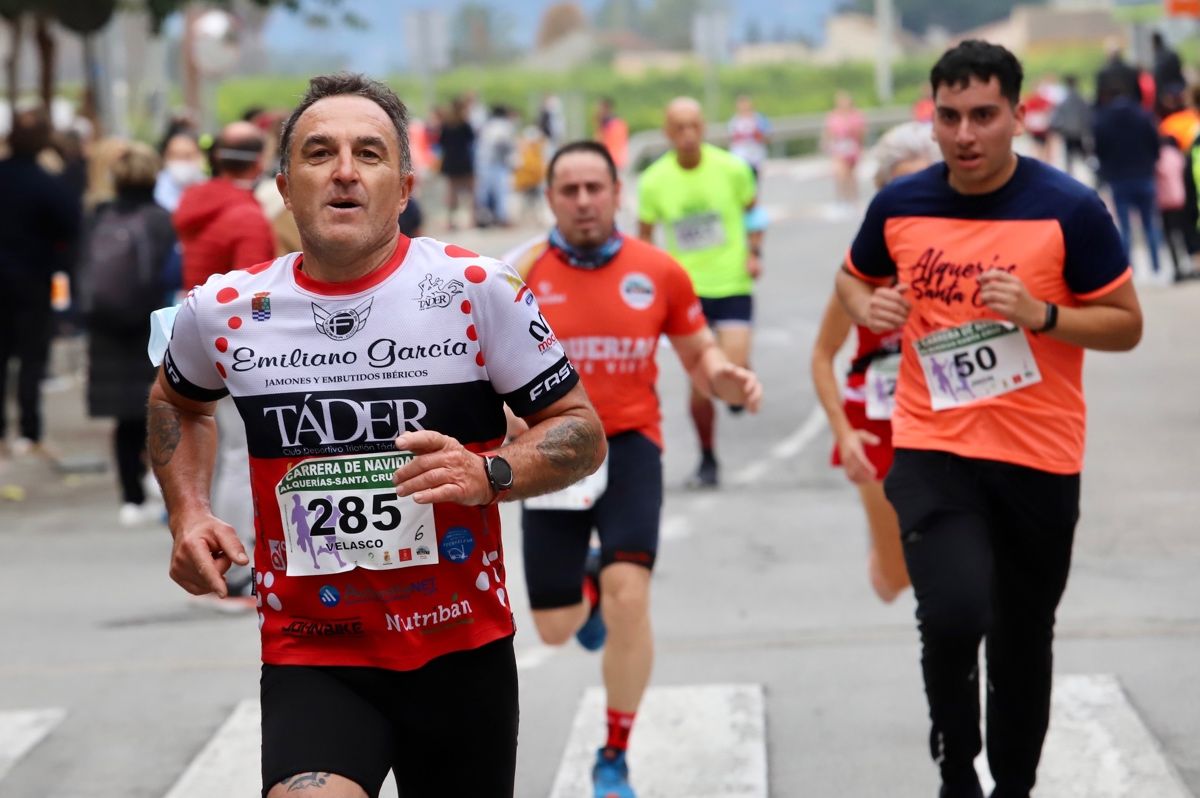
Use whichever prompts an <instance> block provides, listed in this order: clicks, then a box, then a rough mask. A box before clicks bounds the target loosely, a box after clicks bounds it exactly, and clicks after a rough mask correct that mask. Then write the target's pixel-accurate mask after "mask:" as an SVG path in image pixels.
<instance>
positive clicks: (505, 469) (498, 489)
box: [483, 454, 513, 504]
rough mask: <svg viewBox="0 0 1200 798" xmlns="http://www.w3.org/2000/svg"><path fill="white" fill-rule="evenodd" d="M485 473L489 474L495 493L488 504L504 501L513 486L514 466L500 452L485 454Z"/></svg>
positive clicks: (488, 477) (489, 481) (489, 480)
mask: <svg viewBox="0 0 1200 798" xmlns="http://www.w3.org/2000/svg"><path fill="white" fill-rule="evenodd" d="M483 473H484V474H486V475H487V481H488V484H489V485H491V486H492V491H493V493H494V494H495V495H494V496H492V500H491V501H490V502H488V504H496V503H497V502H501V501H504V498H505V497H506V496H508V493H509V491H511V490H512V486H513V470H512V466H510V465H509V464H508V461H507V460H505V459H504V458H503V457H501V456H500V455H498V454H491V455H486V454H485V455H484V456H483Z"/></svg>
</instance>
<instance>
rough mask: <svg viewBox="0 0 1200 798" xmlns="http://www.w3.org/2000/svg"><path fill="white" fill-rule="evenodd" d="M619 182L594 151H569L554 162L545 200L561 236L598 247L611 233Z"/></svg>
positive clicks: (583, 245)
mask: <svg viewBox="0 0 1200 798" xmlns="http://www.w3.org/2000/svg"><path fill="white" fill-rule="evenodd" d="M620 191H621V184H620V183H619V182H614V181H613V178H612V174H610V173H609V171H608V164H607V163H605V161H604V159H603V158H602V157H600V156H599V155H597V154H596V153H594V152H572V153H568V154H566V155H564V156H562V157H561V158H559V159H558V161H557V162H556V163H555V164H554V174H553V175H551V181H550V184H549V185H548V186H546V201H547V202H548V203H549V204H550V210H551V211H552V212H553V213H554V221H555V223H556V224H557V225H558V230H559V232H560V233H562V235H563V238H565V239H566V240H567V243H568V244H570V245H571V246H575V247H580V248H581V249H590V248H592V247H597V246H599V245H600V244H603V243H604V242H605V241H607V240H608V238H609V236H611V235H612V234H613V229H614V227H613V219H614V218H615V217H616V215H617V207H618V206H619V204H620V202H619V198H620Z"/></svg>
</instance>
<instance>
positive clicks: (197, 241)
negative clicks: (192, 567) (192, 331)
mask: <svg viewBox="0 0 1200 798" xmlns="http://www.w3.org/2000/svg"><path fill="white" fill-rule="evenodd" d="M265 144H266V140H265V137H264V135H263V132H262V131H261V130H260V129H259V128H258V127H257V126H255V125H253V124H251V123H249V122H232V123H230V124H228V125H226V126H225V127H224V128H223V129H222V130H221V133H220V135H219V136H218V137H217V140H216V142H215V143H214V145H213V150H212V153H211V158H212V162H213V165H214V166H215V171H216V176H215V177H213V179H212V180H209V181H208V182H207V183H201V184H200V185H197V186H192V187H191V188H189V189H188V190H187V191H185V192H184V194H183V199H181V200H180V201H179V208H178V210H176V211H175V215H174V217H173V218H174V222H175V229H176V231H177V232H178V234H179V241H180V243H181V244H182V246H183V288H184V290H185V291H186V290H190V289H191V288H192V287H193V286H197V285H203V284H204V283H205V282H206V281H207V280H208V278H209V277H212V276H213V275H215V274H225V273H226V272H230V271H233V270H234V269H245V268H247V267H249V266H254V265H255V264H258V263H264V262H266V261H269V260H273V259H274V258H275V234H274V232H273V231H272V229H271V222H270V221H269V220H268V219H267V216H266V214H265V213H264V212H263V210H262V207H261V206H260V205H259V204H258V201H257V200H255V199H254V194H253V190H254V186H255V183H256V182H257V181H258V178H259V176H260V175H261V174H262V172H263V149H264V147H265ZM242 301H243V302H244V303H245V305H244V307H245V308H246V309H247V310H249V309H250V301H251V298H250V297H245V298H243V300H242ZM250 323H251V324H253V323H254V322H250ZM216 418H217V434H218V441H217V469H216V474H215V476H214V477H213V483H212V484H213V489H212V490H213V497H212V506H213V514H214V515H216V516H217V517H218V518H221V519H223V520H224V521H225V522H227V523H229V524H230V525H232V526H233V528H234V529H236V530H237V533H238V536H239V537H240V538H241V540H242V542H243V543H244V544H245V545H246V547H247V550H253V543H254V512H253V508H252V506H251V503H250V471H249V454H248V452H247V448H246V432H245V427H244V425H243V424H242V421H241V417H240V416H239V415H238V411H237V408H236V406H234V404H233V400H232V399H230V398H229V397H225V398H224V399H222V400H221V401H220V402H218V404H217V413H216ZM225 579H226V582H227V583H228V584H229V595H230V596H232V597H234V598H235V601H234V602H233V604H231V605H230V606H234V607H242V606H244V605H241V604H239V603H238V602H237V601H236V599H237V598H244V597H247V596H249V595H250V589H251V584H252V581H253V579H252V571H251V570H250V566H235V567H233V568H231V569H230V570H229V571H228V572H227V573H226V574H225ZM244 608H245V609H251V608H252V607H251V606H244Z"/></svg>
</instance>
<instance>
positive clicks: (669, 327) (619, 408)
mask: <svg viewBox="0 0 1200 798" xmlns="http://www.w3.org/2000/svg"><path fill="white" fill-rule="evenodd" d="M620 188H621V183H620V181H619V180H618V177H617V169H616V164H614V163H613V160H612V156H611V155H610V154H609V152H608V150H607V149H606V148H605V147H604V146H603V145H601V144H599V143H597V142H591V141H580V142H575V143H573V144H568V145H566V146H565V147H563V148H562V149H560V150H559V151H558V152H557V153H556V154H555V155H554V157H553V158H552V159H551V161H550V167H549V169H548V171H547V188H546V199H547V201H548V202H549V204H550V209H551V210H552V211H553V213H554V218H555V227H554V229H553V230H551V231H550V235H549V237H548V239H546V238H543V239H541V240H537V241H534V242H530V243H529V244H526V245H525V246H524V247H522V248H521V249H519V250H518V251H517V252H515V253H511V254H510V256H508V257H506V258H505V260H506V261H508V262H509V263H512V264H514V266H516V268H517V271H518V273H520V274H522V275H524V276H525V279H526V280H527V286H520V287H518V289H517V293H516V298H515V300H514V301H522V300H523V298H525V297H528V301H532V296H531V295H530V291H529V289H531V288H532V291H533V293H536V295H537V302H538V305H539V307H540V308H541V311H542V313H543V314H544V316H545V319H546V324H544V325H530V328H529V334H530V335H531V336H533V337H534V339H537V340H538V341H539V345H541V344H553V343H555V342H554V340H553V336H550V335H549V333H548V330H549V329H551V328H553V329H554V331H555V333H556V334H557V336H558V343H561V344H562V347H563V349H565V350H566V352H567V353H568V357H570V359H571V362H572V363H573V364H574V365H575V367H576V369H577V370H578V371H579V374H580V378H581V379H582V380H583V383H584V387H585V388H586V389H587V392H588V396H589V397H590V398H591V400H592V402H593V403H594V404H595V406H596V408H597V413H598V414H599V415H600V420H601V422H602V423H603V424H604V434H605V435H606V436H607V438H608V441H609V457H608V460H607V462H606V463H605V465H604V466H602V467H601V471H599V472H597V475H596V476H593V477H592V478H589V479H588V480H585V481H584V482H582V483H580V484H579V485H576V486H573V487H572V488H570V489H568V490H567V491H564V492H562V493H560V494H554V495H551V496H548V497H539V498H538V499H534V500H529V501H526V503H525V508H524V513H523V515H522V521H523V524H524V528H525V538H524V550H525V580H526V583H527V585H528V588H529V603H530V606H532V608H533V618H534V623H535V624H536V625H537V630H538V634H539V635H540V636H541V638H542V640H544V641H545V642H547V643H550V644H552V645H558V644H562V643H564V642H566V641H567V640H569V639H570V638H571V636H572V635H576V637H577V638H578V639H579V641H580V643H582V644H583V645H584V646H585V647H587V648H589V649H592V650H595V649H598V648H600V647H601V646H603V648H604V662H603V672H604V686H605V690H606V692H607V695H608V738H607V740H606V742H605V745H604V746H602V747H601V748H600V750H599V751H598V752H597V755H596V764H595V767H594V769H593V780H594V782H595V795H596V798H633V795H634V792H633V789H632V788H631V787H630V786H629V778H628V767H627V765H626V762H625V749H626V745H627V743H628V740H629V733H630V730H631V729H632V727H633V721H634V715H635V714H636V712H637V708H638V704H639V703H640V702H641V698H642V694H643V692H644V691H645V689H646V685H647V683H648V682H649V679H650V668H651V663H652V660H653V652H654V646H653V640H652V637H651V630H650V572H651V569H652V568H653V567H654V561H655V556H656V554H657V551H658V525H659V514H660V511H661V508H662V497H663V493H662V491H663V483H662V430H661V427H660V423H661V419H662V411H661V408H660V406H659V401H658V395H657V393H656V390H655V383H656V382H657V377H658V367H657V365H656V361H655V353H656V350H657V348H658V340H659V337H660V336H661V335H666V336H667V337H668V338H669V339H670V341H671V346H672V348H673V349H674V350H675V353H676V354H677V355H678V356H679V360H680V362H681V363H682V364H683V367H684V369H685V371H686V372H687V373H688V374H689V375H690V376H691V378H692V383H693V385H694V386H695V387H696V389H697V390H699V391H700V392H701V393H703V394H704V395H706V396H714V397H716V398H718V399H721V400H722V401H725V402H728V403H730V404H738V405H745V406H746V408H747V409H749V410H750V411H752V412H753V411H756V410H757V409H758V405H759V401H760V400H761V397H762V386H761V385H759V382H758V379H757V378H756V377H755V376H754V374H753V372H751V371H749V370H748V369H744V368H741V367H739V366H736V365H734V364H733V363H731V362H730V361H729V359H728V358H727V357H726V356H725V355H724V354H723V353H722V351H721V349H720V347H718V346H717V343H716V339H715V337H714V335H713V333H712V332H711V331H710V330H709V329H708V327H707V325H706V322H705V318H704V313H703V312H702V311H701V309H700V301H699V300H698V299H697V297H696V293H695V291H694V290H693V289H692V283H691V280H690V279H689V278H688V275H687V272H685V271H684V270H683V267H682V266H680V265H679V264H678V263H676V262H675V260H674V259H673V258H671V257H670V256H669V255H667V253H665V252H663V251H662V250H660V249H657V248H656V247H654V246H652V245H651V244H648V243H646V242H644V241H641V240H639V239H637V238H632V237H628V236H625V235H623V234H621V233H620V232H618V231H617V230H616V228H615V226H614V223H613V219H614V216H615V215H616V212H617V205H618V202H619V198H620ZM593 529H595V530H596V532H597V534H598V536H599V539H600V549H599V552H593V553H592V555H591V557H590V558H589V551H588V544H589V539H590V537H591V533H592V530H593ZM589 559H590V562H589ZM585 574H586V576H585ZM581 586H583V587H582V589H581ZM606 637H607V640H606Z"/></svg>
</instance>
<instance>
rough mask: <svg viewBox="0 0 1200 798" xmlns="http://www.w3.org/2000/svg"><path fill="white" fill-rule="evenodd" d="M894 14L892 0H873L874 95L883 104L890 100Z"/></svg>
mask: <svg viewBox="0 0 1200 798" xmlns="http://www.w3.org/2000/svg"><path fill="white" fill-rule="evenodd" d="M894 29H895V14H894V13H893V8H892V0H875V32H876V34H877V35H878V36H879V41H878V43H877V46H876V48H875V95H876V96H877V97H879V102H881V103H883V104H885V105H886V104H887V103H890V102H891V101H892V58H893V53H892V42H893V41H894V40H895V36H894V33H893V31H894Z"/></svg>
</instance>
